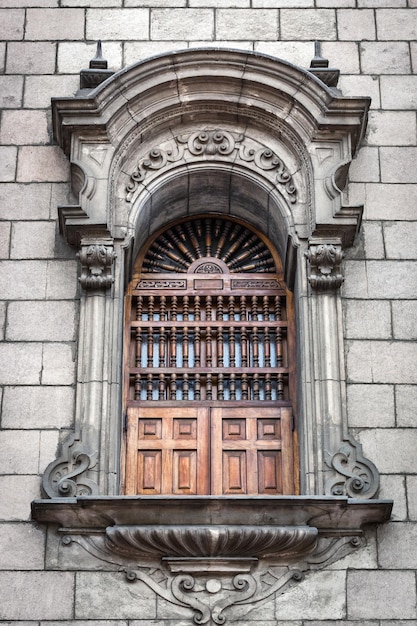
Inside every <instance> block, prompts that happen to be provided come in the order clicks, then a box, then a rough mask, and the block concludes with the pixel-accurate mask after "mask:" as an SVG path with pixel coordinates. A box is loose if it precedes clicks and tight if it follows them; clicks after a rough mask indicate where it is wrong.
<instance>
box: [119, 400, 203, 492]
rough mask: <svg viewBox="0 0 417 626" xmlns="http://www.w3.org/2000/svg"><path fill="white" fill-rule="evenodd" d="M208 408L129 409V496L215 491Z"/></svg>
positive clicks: (127, 450) (127, 447) (127, 489)
mask: <svg viewBox="0 0 417 626" xmlns="http://www.w3.org/2000/svg"><path fill="white" fill-rule="evenodd" d="M208 417H209V413H208V409H207V408H205V407H199V408H194V407H192V408H191V407H190V408H177V407H167V408H161V409H160V408H158V407H155V408H153V407H130V408H129V409H128V430H127V446H126V460H127V464H126V465H127V467H126V475H127V477H128V480H127V482H126V494H127V495H133V494H148V495H154V494H170V493H171V494H177V495H181V494H182V495H197V494H207V493H210V485H209V463H210V459H209V453H208V450H209V442H208V431H209V428H208V422H209V420H208Z"/></svg>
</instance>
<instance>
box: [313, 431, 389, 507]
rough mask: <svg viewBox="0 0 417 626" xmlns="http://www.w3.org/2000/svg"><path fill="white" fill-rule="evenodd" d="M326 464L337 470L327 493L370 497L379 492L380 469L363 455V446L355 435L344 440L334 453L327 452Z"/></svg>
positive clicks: (327, 486) (326, 490)
mask: <svg viewBox="0 0 417 626" xmlns="http://www.w3.org/2000/svg"><path fill="white" fill-rule="evenodd" d="M326 465H327V466H328V467H330V468H331V469H332V470H334V471H335V472H336V476H333V477H332V478H329V479H328V481H327V483H326V486H325V493H326V494H327V495H331V496H348V497H349V498H360V499H362V498H363V499H369V498H373V497H374V496H375V495H376V494H377V492H378V489H379V473H378V470H377V469H376V467H375V465H374V464H373V463H372V462H371V461H370V460H369V459H366V458H365V457H364V456H363V455H362V446H361V444H360V443H358V442H357V441H355V440H354V439H353V437H349V439H348V440H346V441H344V442H343V443H342V444H341V446H340V448H339V449H338V450H337V451H336V452H334V453H333V454H331V453H329V452H327V453H326Z"/></svg>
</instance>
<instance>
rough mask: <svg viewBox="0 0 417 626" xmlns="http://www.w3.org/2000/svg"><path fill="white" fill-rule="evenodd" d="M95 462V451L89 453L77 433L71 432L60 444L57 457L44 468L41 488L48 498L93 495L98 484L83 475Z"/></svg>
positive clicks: (96, 491) (96, 490)
mask: <svg viewBox="0 0 417 626" xmlns="http://www.w3.org/2000/svg"><path fill="white" fill-rule="evenodd" d="M96 463H97V452H94V453H93V454H91V453H90V452H89V451H87V449H86V448H85V446H84V445H83V444H82V442H81V436H80V434H79V433H71V434H70V435H69V436H68V437H67V438H66V439H65V441H64V442H63V443H62V445H61V450H60V453H59V456H58V458H57V459H56V460H55V461H52V463H50V464H49V465H48V467H47V468H46V470H45V473H44V475H43V479H42V489H43V491H44V492H45V494H46V495H47V496H48V497H49V498H65V497H73V496H93V495H96V494H97V493H98V485H97V483H95V482H94V481H93V480H91V479H89V478H87V477H86V476H85V472H86V471H87V470H89V469H92V468H93V467H94V466H95V465H96Z"/></svg>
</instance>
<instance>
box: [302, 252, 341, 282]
mask: <svg viewBox="0 0 417 626" xmlns="http://www.w3.org/2000/svg"><path fill="white" fill-rule="evenodd" d="M305 256H306V258H307V260H308V261H309V262H310V276H309V278H308V280H309V283H310V285H311V287H312V288H313V289H314V290H315V291H332V290H336V289H339V287H340V286H341V284H342V283H343V280H344V279H343V276H342V273H341V268H340V264H341V262H342V259H343V252H342V249H341V246H339V245H335V244H331V243H323V244H319V245H311V246H310V248H309V250H307V252H306V253H305Z"/></svg>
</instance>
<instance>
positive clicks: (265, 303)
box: [262, 296, 269, 322]
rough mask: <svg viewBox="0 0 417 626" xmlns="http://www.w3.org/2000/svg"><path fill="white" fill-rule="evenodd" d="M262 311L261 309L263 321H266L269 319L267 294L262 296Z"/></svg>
mask: <svg viewBox="0 0 417 626" xmlns="http://www.w3.org/2000/svg"><path fill="white" fill-rule="evenodd" d="M262 311H263V317H264V322H268V321H269V296H264V297H263V298H262Z"/></svg>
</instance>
